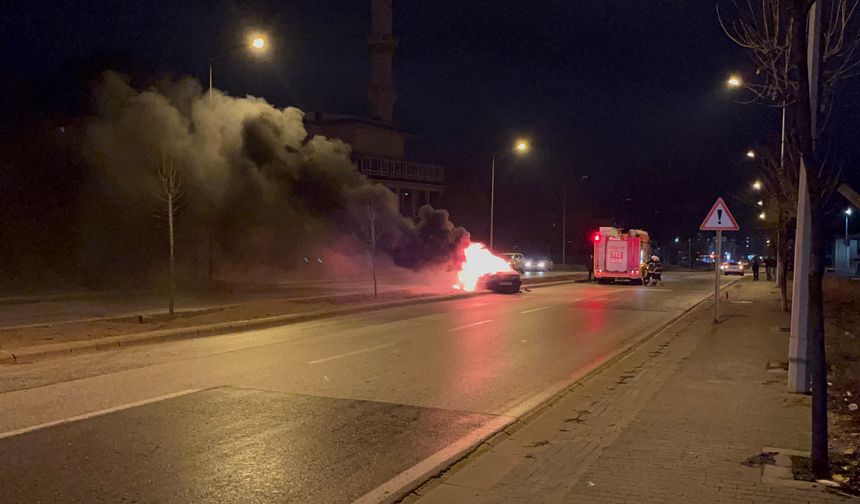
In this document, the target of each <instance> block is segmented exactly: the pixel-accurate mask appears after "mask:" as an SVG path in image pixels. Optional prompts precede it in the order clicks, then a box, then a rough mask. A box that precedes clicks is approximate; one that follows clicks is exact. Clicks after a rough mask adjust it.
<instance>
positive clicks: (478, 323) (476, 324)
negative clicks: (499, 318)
mask: <svg viewBox="0 0 860 504" xmlns="http://www.w3.org/2000/svg"><path fill="white" fill-rule="evenodd" d="M490 322H492V319H487V320H482V321H480V322H475V323H474V324H466V325H464V326H460V327H455V328H453V329H448V332H451V331H459V330H460V329H466V328H467V327H475V326H479V325H481V324H487V323H490Z"/></svg>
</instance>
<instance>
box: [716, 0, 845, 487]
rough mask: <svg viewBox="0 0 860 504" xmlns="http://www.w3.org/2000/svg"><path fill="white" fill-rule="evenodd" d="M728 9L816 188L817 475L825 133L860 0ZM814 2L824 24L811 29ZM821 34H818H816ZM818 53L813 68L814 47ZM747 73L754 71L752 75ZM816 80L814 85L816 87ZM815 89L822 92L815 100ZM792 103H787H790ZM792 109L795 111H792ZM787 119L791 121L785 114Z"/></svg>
mask: <svg viewBox="0 0 860 504" xmlns="http://www.w3.org/2000/svg"><path fill="white" fill-rule="evenodd" d="M725 3H728V4H729V8H728V10H729V11H731V14H729V15H728V16H725V15H724V13H725V12H726V10H727V9H722V10H721V8H720V3H719V2H718V3H717V14H718V17H719V19H720V24H721V26H722V27H723V29H724V31H725V32H726V34H727V35H728V36H729V38H731V39H732V40H733V41H734V42H735V43H736V44H738V45H739V46H741V47H742V48H744V49H745V50H746V52H747V54H748V55H749V56H750V59H751V60H752V62H753V64H754V65H755V77H756V78H755V79H751V80H750V82H747V83H746V84H745V87H746V88H747V89H748V90H749V91H750V92H751V99H750V100H749V101H751V102H752V101H758V102H762V103H765V104H768V105H771V106H777V107H782V108H783V109H785V110H786V111H787V112H790V121H788V122H784V124H785V128H786V135H785V140H784V144H783V146H782V147H783V148H790V149H792V150H793V153H794V154H796V155H795V156H788V157H789V158H792V159H796V160H797V161H798V163H797V164H794V163H792V165H791V166H790V167H788V168H785V170H783V171H786V170H788V171H789V172H790V173H792V174H793V173H796V172H797V171H798V170H799V163H801V162H802V163H803V165H804V167H805V173H806V178H805V183H806V185H807V187H808V189H809V206H810V215H811V221H810V223H809V224H810V228H811V236H812V239H811V257H810V269H809V291H808V292H809V329H808V334H809V361H810V369H811V375H812V470H813V473H814V474H815V476H816V477H819V478H825V477H828V476H829V473H830V468H829V462H828V458H829V457H828V434H827V359H826V353H825V345H824V338H825V334H824V296H823V289H822V279H823V275H824V267H825V254H826V248H827V236H826V227H827V226H826V223H825V221H824V216H825V211H826V205H827V200H828V198H829V196H830V195H831V194H832V193H833V191H834V189H835V187H836V185H837V181H838V179H839V176H840V174H839V173H838V171H836V170H833V168H832V166H833V163H828V162H827V161H828V157H827V155H826V152H827V148H826V147H827V146H826V145H823V142H822V141H821V138H822V133H823V132H824V130H825V128H826V126H827V124H828V119H829V116H830V112H831V110H832V109H833V103H834V101H835V99H836V89H837V86H838V84H839V83H840V82H841V81H843V80H845V79H847V78H850V77H853V76H855V75H856V73H857V70H858V65H860V58H858V51H857V46H858V44H860V29H858V23H857V16H858V10H857V6H858V0H829V1H826V0H817V4H816V0H759V1H756V2H753V1H752V0H747V1H746V2H744V1H742V0H731V1H730V2H725ZM813 6H815V9H816V16H817V18H818V20H820V23H821V26H820V29H818V27H817V25H816V27H815V28H813V29H809V30H808V29H807V28H808V25H809V24H811V23H808V20H809V19H810V15H809V14H810V10H811V9H812V8H813ZM818 34H820V39H819V38H811V37H816V36H817V35H818ZM808 47H811V48H812V54H814V55H815V56H817V58H818V64H817V66H813V67H812V68H813V70H814V71H815V72H816V74H815V75H812V76H810V75H809V71H810V67H809V63H808V60H807V57H808V55H807V48H808ZM745 80H747V79H745ZM812 86H815V87H814V88H812ZM810 91H813V92H814V95H815V96H816V97H817V100H816V101H815V102H813V100H812V98H811V95H810ZM786 107H787V108H786ZM786 115H788V114H786ZM783 117H784V121H785V115H784V116H783Z"/></svg>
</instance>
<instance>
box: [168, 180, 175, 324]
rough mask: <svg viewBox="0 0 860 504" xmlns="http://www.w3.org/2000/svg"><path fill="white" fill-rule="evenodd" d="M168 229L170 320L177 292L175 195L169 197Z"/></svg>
mask: <svg viewBox="0 0 860 504" xmlns="http://www.w3.org/2000/svg"><path fill="white" fill-rule="evenodd" d="M167 228H168V233H169V234H170V285H169V287H168V289H169V291H170V318H171V319H172V318H173V303H174V295H175V291H176V279H175V277H174V260H173V194H168V195H167Z"/></svg>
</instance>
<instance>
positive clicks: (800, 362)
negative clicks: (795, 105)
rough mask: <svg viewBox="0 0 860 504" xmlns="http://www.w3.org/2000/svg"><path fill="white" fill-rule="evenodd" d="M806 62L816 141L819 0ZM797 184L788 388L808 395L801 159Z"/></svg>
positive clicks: (808, 248) (806, 234)
mask: <svg viewBox="0 0 860 504" xmlns="http://www.w3.org/2000/svg"><path fill="white" fill-rule="evenodd" d="M808 25H809V35H808V41H807V61H808V63H809V65H808V66H809V69H808V70H809V109H810V110H811V112H812V114H811V115H812V124H811V125H810V130H811V132H812V138H813V141H814V140H815V137H816V128H817V126H816V116H817V111H818V63H819V55H818V41H819V31H820V29H821V19H820V16H819V15H818V2H815V3H813V4H812V7H811V8H810V9H809V19H808ZM798 175H799V181H798V186H797V229H796V232H795V236H794V280H793V282H792V286H791V335H790V336H789V340H788V391H789V392H793V393H799V394H806V393H808V392H809V390H810V375H809V371H810V370H809V360H808V354H809V348H808V347H809V339H808V338H809V269H810V266H811V265H810V262H811V253H812V244H811V241H812V228H811V227H810V226H811V221H812V214H811V211H810V208H809V207H810V202H809V186H808V185H807V183H806V164H805V163H804V162H803V158H802V157H801V159H800V173H799V174H798Z"/></svg>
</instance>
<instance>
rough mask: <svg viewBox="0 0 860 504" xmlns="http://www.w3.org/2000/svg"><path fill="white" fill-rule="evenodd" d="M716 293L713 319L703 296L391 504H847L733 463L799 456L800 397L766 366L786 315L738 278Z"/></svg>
mask: <svg viewBox="0 0 860 504" xmlns="http://www.w3.org/2000/svg"><path fill="white" fill-rule="evenodd" d="M726 292H727V293H728V296H729V300H728V302H724V303H722V304H721V307H722V311H721V323H720V324H719V325H717V326H714V325H713V324H712V323H711V314H712V312H711V310H712V305H711V304H710V303H704V304H703V305H701V306H700V307H699V308H697V309H696V310H694V311H693V312H691V313H690V314H688V315H687V316H685V317H683V318H682V319H680V320H678V321H677V322H676V323H675V324H674V325H672V326H670V327H668V328H667V329H665V330H664V331H662V332H660V333H658V334H656V335H655V336H653V337H652V338H650V339H648V340H647V341H645V342H644V343H642V344H641V345H639V346H638V347H636V348H635V349H634V350H633V351H631V352H629V353H627V354H626V355H625V356H624V357H623V358H621V359H619V360H618V361H616V362H615V363H614V364H612V365H610V366H608V367H606V368H604V370H603V371H602V372H599V373H597V374H595V375H592V376H591V377H589V378H588V379H586V380H585V381H582V382H579V383H577V384H576V385H574V386H572V387H571V388H570V389H569V391H567V392H566V393H564V394H562V395H561V396H560V397H558V398H557V399H556V400H555V401H553V402H552V403H551V404H548V405H546V406H544V407H543V408H542V409H541V410H539V411H537V412H535V413H534V414H533V415H531V416H530V417H529V418H527V419H525V420H524V422H523V423H519V424H516V425H514V426H512V427H511V428H508V429H506V431H504V432H501V433H499V434H497V435H496V436H494V437H493V438H491V439H490V440H488V441H487V442H486V443H484V445H482V446H481V447H479V448H478V449H477V450H476V451H475V452H474V453H472V454H471V455H470V456H468V457H467V458H465V459H464V460H462V461H460V462H459V463H457V464H456V465H454V466H453V467H452V468H450V469H449V470H448V471H446V472H445V473H444V474H441V475H439V476H438V477H437V478H434V479H433V480H431V481H429V482H427V483H425V484H424V485H423V486H421V487H420V488H418V489H417V490H415V491H414V492H413V493H411V494H409V495H408V496H407V497H405V498H404V499H403V502H409V503H411V502H421V503H423V504H430V503H451V502H457V503H461V502H493V503H495V502H511V503H525V502H535V503H549V502H565V503H698V502H702V503H706V502H728V503H741V502H743V503H751V502H753V503H757V502H760V503H774V504H775V503H812V502H815V503H818V502H843V501H846V500H849V499H847V498H846V497H842V496H839V495H836V494H833V493H829V492H827V491H825V490H824V489H823V488H821V486H819V485H814V484H811V483H805V482H795V481H793V480H781V479H778V477H777V476H779V474H778V473H779V472H780V471H781V472H782V473H783V474H784V473H785V472H786V471H787V469H779V468H778V467H776V466H773V465H769V464H765V465H763V466H760V467H748V466H745V465H742V464H741V462H744V461H745V460H747V459H748V458H750V457H752V456H755V455H758V454H759V453H761V452H763V451H779V452H780V453H781V454H782V455H777V456H776V457H777V458H781V459H782V460H785V459H786V457H785V455H786V454H788V453H790V452H789V451H788V450H800V451H808V449H809V443H810V437H809V430H810V425H809V422H810V412H809V400H808V397H805V396H797V395H792V394H788V393H786V392H785V381H786V373H785V371H784V370H783V369H782V368H781V367H780V366H779V365H778V364H777V363H780V362H785V361H786V360H787V358H786V354H787V349H788V333H787V332H784V331H782V330H781V328H782V327H787V326H788V316H787V314H783V313H781V312H779V306H778V304H779V303H778V299H779V298H778V294H777V293H776V289H775V287H774V286H773V284H772V283H770V282H755V283H754V282H752V281H751V280H743V281H741V282H738V283H736V284H735V285H733V286H731V287H729V288H728V289H727V291H726ZM724 296H725V294H724ZM724 300H725V297H724ZM767 447H778V448H776V449H771V448H767Z"/></svg>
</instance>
